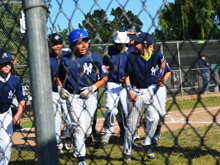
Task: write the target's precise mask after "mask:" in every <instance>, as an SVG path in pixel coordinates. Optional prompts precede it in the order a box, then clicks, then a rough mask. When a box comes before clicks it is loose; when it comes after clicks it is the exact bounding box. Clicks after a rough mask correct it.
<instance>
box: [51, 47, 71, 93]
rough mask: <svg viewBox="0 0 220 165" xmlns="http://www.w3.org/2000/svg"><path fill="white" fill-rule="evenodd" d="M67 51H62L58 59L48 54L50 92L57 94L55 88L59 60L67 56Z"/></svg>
mask: <svg viewBox="0 0 220 165" xmlns="http://www.w3.org/2000/svg"><path fill="white" fill-rule="evenodd" d="M68 53H69V51H64V50H63V51H62V53H61V54H60V56H59V58H56V57H54V56H53V55H52V54H50V73H51V81H52V90H53V92H58V88H57V80H56V78H57V76H58V68H59V65H60V63H59V60H60V58H62V56H64V55H65V54H68Z"/></svg>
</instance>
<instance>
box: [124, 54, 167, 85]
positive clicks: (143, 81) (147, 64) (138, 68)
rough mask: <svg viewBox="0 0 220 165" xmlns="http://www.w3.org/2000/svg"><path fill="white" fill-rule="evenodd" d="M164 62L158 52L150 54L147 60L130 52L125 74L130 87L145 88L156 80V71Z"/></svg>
mask: <svg viewBox="0 0 220 165" xmlns="http://www.w3.org/2000/svg"><path fill="white" fill-rule="evenodd" d="M164 60H165V57H164V55H163V54H162V53H160V52H158V51H154V52H152V54H151V55H150V56H149V58H148V60H146V59H144V58H143V57H142V56H141V55H140V54H135V53H134V52H131V53H130V55H129V57H128V60H127V62H126V67H125V72H126V73H128V74H129V76H130V82H131V84H132V85H136V86H137V87H138V88H147V87H148V86H149V85H151V84H153V83H154V82H155V81H156V78H158V70H159V67H160V65H161V63H163V62H164Z"/></svg>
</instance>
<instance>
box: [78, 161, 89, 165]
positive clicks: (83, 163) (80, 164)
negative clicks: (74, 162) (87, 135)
mask: <svg viewBox="0 0 220 165" xmlns="http://www.w3.org/2000/svg"><path fill="white" fill-rule="evenodd" d="M78 165H87V164H86V162H85V161H83V162H79V163H78Z"/></svg>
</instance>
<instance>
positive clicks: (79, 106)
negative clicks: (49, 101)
mask: <svg viewBox="0 0 220 165" xmlns="http://www.w3.org/2000/svg"><path fill="white" fill-rule="evenodd" d="M97 96H98V94H97V92H95V93H94V94H92V95H91V96H90V97H89V98H88V99H86V100H85V99H84V98H82V97H80V95H78V94H71V96H70V97H69V99H68V100H67V104H68V105H69V115H70V119H71V125H72V130H70V132H73V139H74V155H75V156H77V157H82V156H85V155H86V146H85V139H86V137H87V136H89V135H90V134H91V132H92V123H93V117H94V114H95V111H96V109H97V103H98V99H97Z"/></svg>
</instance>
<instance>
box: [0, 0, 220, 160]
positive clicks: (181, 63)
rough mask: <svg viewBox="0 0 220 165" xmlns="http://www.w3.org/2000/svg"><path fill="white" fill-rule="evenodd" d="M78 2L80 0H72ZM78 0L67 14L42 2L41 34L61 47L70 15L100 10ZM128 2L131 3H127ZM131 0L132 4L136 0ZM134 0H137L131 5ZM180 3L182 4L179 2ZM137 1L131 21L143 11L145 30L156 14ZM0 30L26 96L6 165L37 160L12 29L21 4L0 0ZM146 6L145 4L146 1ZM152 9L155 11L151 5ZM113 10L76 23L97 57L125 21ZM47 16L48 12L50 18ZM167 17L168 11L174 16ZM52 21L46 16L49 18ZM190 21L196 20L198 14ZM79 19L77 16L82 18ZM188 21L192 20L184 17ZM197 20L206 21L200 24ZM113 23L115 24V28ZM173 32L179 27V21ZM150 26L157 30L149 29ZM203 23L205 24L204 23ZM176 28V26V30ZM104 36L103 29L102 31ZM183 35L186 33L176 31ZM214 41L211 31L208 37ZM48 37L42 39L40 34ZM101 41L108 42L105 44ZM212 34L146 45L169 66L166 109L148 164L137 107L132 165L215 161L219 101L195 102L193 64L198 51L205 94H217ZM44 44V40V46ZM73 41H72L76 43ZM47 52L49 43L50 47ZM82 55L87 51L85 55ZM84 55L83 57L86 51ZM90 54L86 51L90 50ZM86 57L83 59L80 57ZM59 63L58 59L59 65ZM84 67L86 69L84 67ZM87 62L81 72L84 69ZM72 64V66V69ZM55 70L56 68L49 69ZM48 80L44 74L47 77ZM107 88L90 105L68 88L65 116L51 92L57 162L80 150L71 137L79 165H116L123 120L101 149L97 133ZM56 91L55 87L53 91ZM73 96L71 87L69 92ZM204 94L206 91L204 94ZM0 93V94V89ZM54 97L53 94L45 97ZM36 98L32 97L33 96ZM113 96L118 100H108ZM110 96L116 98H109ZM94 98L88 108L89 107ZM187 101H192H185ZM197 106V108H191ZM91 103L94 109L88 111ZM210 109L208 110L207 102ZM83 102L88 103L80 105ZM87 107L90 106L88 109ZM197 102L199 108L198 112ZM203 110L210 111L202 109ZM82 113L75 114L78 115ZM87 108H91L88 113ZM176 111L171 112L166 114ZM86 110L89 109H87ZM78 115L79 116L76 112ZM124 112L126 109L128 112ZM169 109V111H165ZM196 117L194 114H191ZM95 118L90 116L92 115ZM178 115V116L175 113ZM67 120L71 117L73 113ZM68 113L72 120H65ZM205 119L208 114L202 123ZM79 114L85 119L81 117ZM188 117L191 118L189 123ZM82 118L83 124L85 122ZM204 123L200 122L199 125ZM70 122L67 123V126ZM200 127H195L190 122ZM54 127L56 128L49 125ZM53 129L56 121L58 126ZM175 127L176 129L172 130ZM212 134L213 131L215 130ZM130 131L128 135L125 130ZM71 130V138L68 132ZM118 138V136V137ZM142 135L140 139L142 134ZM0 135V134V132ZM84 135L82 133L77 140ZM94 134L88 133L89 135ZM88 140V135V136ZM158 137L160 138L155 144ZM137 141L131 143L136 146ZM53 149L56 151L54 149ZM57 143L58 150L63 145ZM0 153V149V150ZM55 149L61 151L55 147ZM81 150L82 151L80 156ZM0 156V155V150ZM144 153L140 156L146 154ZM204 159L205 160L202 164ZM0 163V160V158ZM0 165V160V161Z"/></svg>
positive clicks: (196, 70) (23, 55)
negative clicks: (205, 69)
mask: <svg viewBox="0 0 220 165" xmlns="http://www.w3.org/2000/svg"><path fill="white" fill-rule="evenodd" d="M79 1H80V0H79ZM79 1H76V0H74V1H71V2H69V3H70V5H72V6H73V7H72V10H71V11H65V9H63V3H64V1H55V0H50V1H47V2H46V6H47V7H48V9H46V10H45V13H46V17H47V18H46V19H47V29H48V35H49V34H51V33H58V34H61V36H62V37H63V39H64V40H65V41H64V44H65V45H66V47H68V43H65V42H68V41H67V38H68V35H69V33H70V32H71V31H72V30H74V29H78V27H74V26H73V25H72V23H73V21H74V19H75V18H76V17H77V15H78V14H83V15H86V14H87V12H88V11H93V10H94V6H96V7H98V8H99V9H102V8H101V6H100V5H99V1H94V2H93V3H91V4H92V5H91V7H90V9H89V10H88V11H83V10H82V9H81V6H80V5H79ZM130 1H132V0H130ZM115 2H116V3H117V4H118V6H119V7H121V8H123V6H124V5H126V3H128V2H129V0H127V1H126V2H125V4H122V2H120V1H115ZM138 2H139V1H138ZM138 2H137V3H138ZM183 2H185V1H184V0H183ZM52 3H56V6H58V9H57V11H56V12H57V13H53V12H54V11H50V7H52ZM106 3H109V5H108V6H109V7H110V6H111V3H112V1H109V2H106ZM140 3H142V4H143V7H142V8H140V12H139V14H138V15H137V18H138V17H139V16H140V14H147V16H149V17H150V18H151V19H152V27H155V24H154V21H155V20H156V17H157V15H158V14H156V15H155V16H154V15H151V14H150V13H149V11H148V8H149V7H150V6H149V7H148V6H146V1H140ZM160 3H161V7H163V6H164V5H166V4H167V1H160ZM192 4H194V7H195V8H197V10H198V12H200V13H201V12H202V11H201V10H200V8H199V7H198V6H197V5H196V4H195V2H194V1H192ZM0 5H1V8H0V20H1V21H0V31H1V39H0V40H1V42H0V45H1V50H8V51H10V52H13V53H14V54H15V55H16V57H17V63H16V65H15V66H14V67H15V70H16V72H17V73H16V77H17V78H19V79H20V81H21V83H22V85H23V87H24V90H25V93H26V95H27V97H26V98H25V102H26V106H25V110H24V112H23V115H22V120H21V125H22V126H23V127H24V128H26V129H25V130H22V131H21V132H14V133H13V135H12V140H11V141H12V150H11V157H10V162H9V163H10V164H37V161H38V155H37V150H36V147H37V144H36V139H35V127H37V125H35V124H34V112H33V110H32V93H31V85H30V84H31V83H30V82H31V80H30V75H29V65H30V64H29V63H28V52H27V41H26V39H27V38H26V37H27V36H26V35H25V33H21V30H22V29H21V27H20V19H21V18H22V10H23V6H22V3H21V1H2V0H1V1H0ZM152 5H153V4H152ZM158 10H159V9H158ZM122 11H123V12H122V13H120V14H119V17H118V18H114V19H116V22H115V24H114V25H110V20H109V19H108V17H105V18H103V19H102V21H101V24H96V23H94V22H90V21H91V20H90V19H86V21H85V22H84V25H80V26H81V27H80V28H88V27H90V28H92V32H91V33H89V32H88V34H89V36H90V37H92V40H91V45H90V49H89V50H92V51H94V52H95V53H96V54H98V55H99V56H100V60H103V58H104V57H105V56H107V53H108V52H107V47H109V46H111V45H112V44H111V43H110V42H111V39H112V37H114V35H115V32H116V30H126V29H125V28H126V26H127V25H126V24H124V21H122V20H123V19H124V20H127V22H129V23H132V22H131V21H130V20H131V19H132V18H129V15H128V13H127V12H126V11H124V10H122ZM52 14H53V15H55V17H54V16H53V17H52V16H51V15H52ZM174 14H175V13H174ZM59 17H62V19H66V21H67V22H68V24H67V25H66V27H67V29H66V32H65V33H64V32H63V31H61V30H60V29H59V27H58V26H57V19H58V18H59ZM53 18H54V19H53ZM197 19H204V18H202V16H201V18H200V15H199V14H198V16H197ZM134 20H135V21H134V23H135V22H137V19H134ZM82 21H83V20H82ZM178 21H179V19H177V18H175V19H174V20H173V23H177V24H178V23H179V22H178ZM192 24H193V22H192ZM204 24H208V23H207V22H206V21H204ZM120 25H121V26H120ZM103 26H111V30H110V31H109V32H110V33H111V35H110V38H106V39H105V40H103V39H101V38H100V35H101V33H103V32H102V30H103V29H102V27H103ZM179 26H180V27H179V28H180V29H181V28H182V27H181V25H179ZM156 28H157V27H156ZM209 28H211V27H209ZM183 31H184V30H183ZM104 33H106V34H107V33H108V31H105V32H104ZM184 33H186V34H187V31H184ZM216 38H218V36H217V37H216ZM47 39H48V40H50V38H47ZM106 42H108V43H106ZM219 44H220V42H219V39H218V40H210V39H207V40H202V41H201V40H191V41H188V40H183V41H163V42H157V44H156V45H155V47H154V49H155V50H158V51H160V52H161V53H162V54H164V56H165V58H166V60H167V62H168V63H169V65H170V68H171V72H172V73H171V76H170V78H169V79H168V80H167V82H166V85H165V86H166V93H167V100H168V101H167V104H166V111H167V116H166V117H165V119H163V121H162V122H163V126H162V128H163V129H162V130H164V131H166V132H162V136H161V139H160V140H159V141H158V144H159V147H153V148H152V149H153V152H154V155H155V160H153V161H149V156H152V155H150V154H149V153H147V152H146V151H144V150H143V147H142V146H141V143H142V141H143V140H144V138H145V136H148V134H147V135H146V134H145V129H146V128H145V127H144V125H146V123H145V122H146V121H145V119H144V117H143V116H144V110H143V111H142V115H140V119H139V122H138V124H137V127H138V133H139V136H140V139H141V140H140V141H136V143H135V144H134V145H133V147H132V153H131V159H132V160H133V163H134V164H200V163H201V162H200V161H202V162H203V161H204V162H205V163H206V164H209V163H210V164H219V153H220V151H219V149H218V148H219V144H218V142H217V141H216V140H217V139H218V138H216V137H213V136H212V134H214V135H215V136H217V137H218V135H219V133H218V132H219V112H220V109H219V104H213V105H212V104H209V103H207V102H203V99H204V98H203V95H202V94H203V92H204V87H203V80H202V74H201V73H202V71H201V70H202V68H200V66H199V59H200V56H201V55H205V56H206V58H207V59H208V62H209V64H210V68H209V77H210V88H209V90H210V92H211V93H212V94H213V93H214V92H218V91H219V84H220V83H219V76H220V69H219V61H220V59H219V55H220V54H219V52H220V50H219V49H220V48H219ZM51 46H52V45H51ZM76 46H77V45H75V47H76ZM50 51H52V48H51V49H50ZM88 54H89V53H88ZM88 54H87V55H88ZM74 55H75V52H74V53H72V57H73V58H72V61H71V62H72V63H75V62H76V63H77V59H76V58H75V56H74ZM90 55H91V54H90ZM88 59H90V60H91V62H92V63H93V62H94V59H93V58H90V57H88ZM88 59H87V60H88ZM60 65H62V63H61V64H60ZM76 66H78V67H82V65H81V64H80V63H77V65H76ZM88 67H89V66H88ZM88 67H87V69H88ZM95 68H96V69H95V70H96V71H97V70H98V69H97V68H100V63H96V64H95ZM56 69H58V66H56ZM71 69H72V68H68V69H67V70H65V73H66V74H67V75H68V72H75V70H71ZM77 69H78V68H76V70H77ZM55 72H56V71H55ZM79 75H80V78H78V81H80V79H85V80H86V81H87V82H89V84H93V82H92V81H91V79H89V78H87V77H85V74H83V71H81V72H80V74H79ZM92 79H93V80H95V79H96V78H94V77H93V78H92ZM53 80H55V79H52V81H53ZM65 81H68V77H64V82H63V83H64V84H65ZM107 91H108V89H107V88H106V87H105V86H102V87H101V88H100V89H99V91H98V93H97V98H98V99H96V98H95V97H94V98H93V99H92V102H90V104H91V103H92V105H90V104H89V103H87V102H86V101H85V100H83V99H81V98H80V99H79V98H77V97H78V94H79V93H78V92H77V91H75V95H76V96H75V95H73V97H72V96H71V98H72V99H69V100H68V101H67V103H68V102H71V103H70V104H67V105H68V106H67V109H66V110H67V111H66V113H65V112H64V114H63V111H61V109H59V108H58V107H59V105H60V102H61V99H60V98H59V95H57V98H58V100H57V101H58V102H57V105H55V108H54V110H55V111H54V112H55V113H54V116H55V118H59V119H60V121H55V122H56V124H55V125H57V123H58V122H62V125H61V130H60V133H59V131H58V133H56V137H57V138H58V141H59V142H58V145H57V147H58V149H62V148H63V151H62V152H63V154H61V155H58V158H59V162H58V164H77V163H78V161H77V159H76V157H77V156H78V157H79V156H80V153H81V151H82V150H83V149H82V148H83V147H84V146H83V147H82V146H78V147H76V146H72V145H73V144H74V143H73V142H74V141H75V142H76V143H75V145H77V142H78V144H81V145H82V144H83V141H84V138H85V145H86V148H85V151H84V152H85V153H86V162H87V163H88V164H123V163H126V162H123V155H122V153H123V144H124V138H123V137H124V135H122V134H123V131H122V130H121V132H120V126H118V124H117V122H119V123H120V122H121V121H123V119H124V116H123V115H122V116H121V117H120V116H116V120H117V122H116V120H115V121H114V122H115V129H114V133H113V134H112V136H111V138H110V141H109V144H107V145H106V146H102V145H101V144H102V143H101V141H102V140H101V138H102V136H103V135H104V132H105V129H104V128H103V124H104V123H103V121H104V119H105V115H106V114H105V112H106V108H105V103H106V95H105V93H106V92H107ZM56 93H57V91H56ZM71 93H74V92H71ZM212 94H210V96H211V95H212ZM0 95H1V94H0ZM189 95H194V96H197V97H195V98H196V99H194V101H185V102H184V100H183V103H181V102H178V101H177V98H178V97H179V96H182V97H183V96H189ZM53 96H54V95H53ZM1 97H4V96H1ZM38 97H40V96H38ZM116 98H117V99H118V97H116ZM218 98H219V96H218V95H217V96H216V97H215V98H211V99H207V101H209V102H212V101H213V100H214V101H213V102H215V100H216V99H217V100H218ZM79 100H81V104H82V107H77V108H78V109H77V108H76V109H77V111H75V109H74V106H75V105H76V103H77V101H79ZM115 101H116V100H115ZM96 102H97V104H96V105H94V104H95V103H96ZM192 102H193V103H192ZM181 104H189V105H190V106H189V107H188V108H186V109H187V110H185V109H181V107H182V105H181ZM198 105H200V106H198ZM96 106H97V108H96ZM211 106H212V107H211ZM88 107H89V108H88ZM91 107H92V108H91ZM197 107H200V108H199V109H198V108H197ZM210 107H211V108H210ZM113 108H118V110H119V112H120V113H121V112H122V111H123V110H121V109H122V108H121V105H120V104H119V105H114V106H113ZM80 109H81V110H82V113H79V114H78V112H79V111H80ZM91 109H92V110H91ZM173 109H176V111H173ZM91 111H92V112H91ZM203 111H205V112H206V117H202V116H200V115H201V114H202V113H203ZM84 113H85V114H84ZM128 114H130V113H128ZM172 114H174V116H172ZM68 115H70V118H71V119H72V120H74V121H75V123H74V124H75V127H71V126H70V127H69V125H68V120H66V119H67V118H68ZM195 115H197V117H195ZM96 116H97V118H98V119H97V121H95V120H94V119H95V118H96ZM177 116H180V118H177ZM74 117H75V118H74ZM73 118H74V119H73ZM206 118H208V119H207V120H206ZM85 119H86V121H85ZM193 120H195V121H193ZM88 121H89V122H88ZM82 123H87V124H88V126H87V127H86V128H84V127H83V126H82V125H83V124H82ZM92 124H96V131H97V132H96V133H97V137H98V138H97V139H96V137H93V136H94V134H92V135H93V136H92V137H91V135H90V131H91V130H90V129H91V128H92ZM178 124H180V126H179V127H176V128H174V127H173V125H178ZM204 124H206V126H203V125H204ZM1 125H4V121H3V120H2V121H1ZM70 125H71V124H70ZM198 126H202V127H198ZM55 127H57V126H55ZM58 127H59V125H58ZM67 127H68V128H70V133H68V132H67V129H66V128H67ZM82 128H83V132H81V133H82V134H83V136H80V138H81V139H79V138H76V136H77V133H76V132H77V131H79V132H80V131H81V129H82ZM176 129H177V130H176ZM216 132H217V133H216ZM132 133H133V132H132ZM72 134H74V136H73V137H72ZM120 135H121V137H120ZM144 135H145V136H144ZM0 136H1V135H0ZM84 136H85V137H84ZM95 136H96V135H95ZM94 138H95V139H94ZM77 140H78V141H77ZM160 141H161V142H160ZM68 142H70V143H68ZM136 144H137V145H136ZM0 145H1V146H0V147H1V153H0V154H4V149H2V146H3V145H2V143H0ZM59 147H60V148H59ZM64 148H65V149H64ZM2 150H3V152H2ZM60 153H61V151H60ZM82 155H83V154H82ZM0 156H1V155H0ZM147 157H148V158H147ZM207 160H208V161H207ZM0 161H1V160H0ZM0 164H1V163H0Z"/></svg>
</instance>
